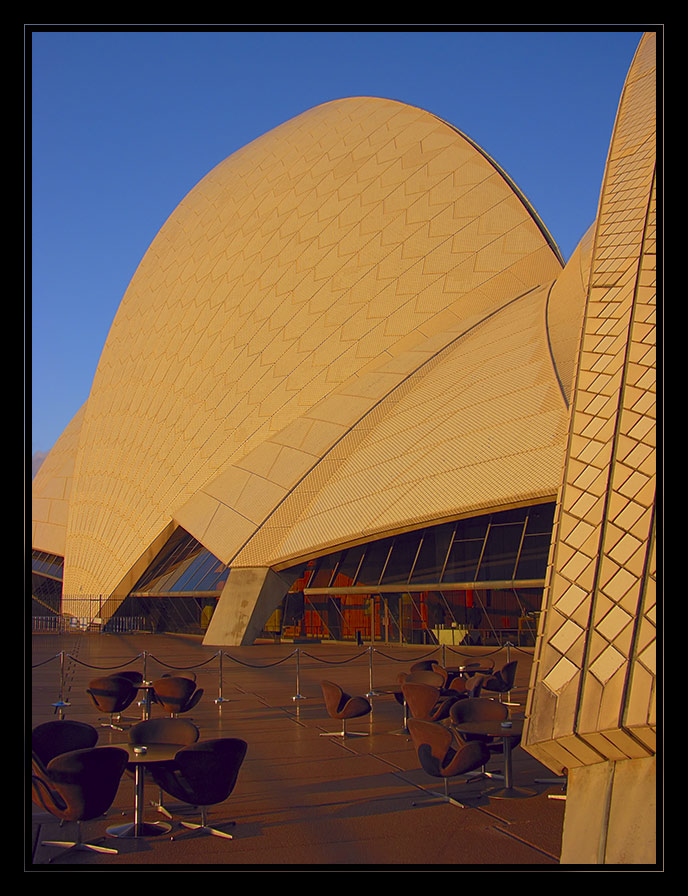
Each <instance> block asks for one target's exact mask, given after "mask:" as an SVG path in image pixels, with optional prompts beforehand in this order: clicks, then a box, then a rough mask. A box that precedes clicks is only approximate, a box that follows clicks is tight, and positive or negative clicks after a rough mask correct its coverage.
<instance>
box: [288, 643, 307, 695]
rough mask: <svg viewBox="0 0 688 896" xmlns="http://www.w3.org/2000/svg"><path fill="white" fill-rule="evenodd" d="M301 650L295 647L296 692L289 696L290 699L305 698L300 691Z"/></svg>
mask: <svg viewBox="0 0 688 896" xmlns="http://www.w3.org/2000/svg"><path fill="white" fill-rule="evenodd" d="M300 657H301V652H300V650H299V648H298V647H297V648H296V693H295V694H294V696H293V697H292V698H291V699H292V700H305V699H306V698H305V697H304V696H303V694H302V693H301V663H300Z"/></svg>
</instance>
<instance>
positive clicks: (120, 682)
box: [86, 675, 137, 731]
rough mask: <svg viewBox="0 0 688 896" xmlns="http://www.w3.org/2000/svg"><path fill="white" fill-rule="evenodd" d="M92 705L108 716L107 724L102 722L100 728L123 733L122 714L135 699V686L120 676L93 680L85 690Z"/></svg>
mask: <svg viewBox="0 0 688 896" xmlns="http://www.w3.org/2000/svg"><path fill="white" fill-rule="evenodd" d="M86 693H87V694H88V695H89V697H90V698H91V700H92V701H93V703H94V705H95V706H96V707H97V709H99V710H100V712H104V713H107V714H108V715H109V721H108V722H102V723H101V726H100V727H101V728H113V729H114V730H115V731H124V730H125V727H126V726H124V725H120V724H119V723H120V722H121V721H122V713H123V712H124V710H125V709H126V708H127V707H128V706H130V705H131V704H132V703H133V702H134V700H135V699H136V693H137V690H136V686H135V685H134V684H133V682H132V681H131V680H130V679H129V678H123V677H122V676H120V675H109V676H105V677H103V678H95V679H93V681H91V682H89V685H88V687H87V688H86Z"/></svg>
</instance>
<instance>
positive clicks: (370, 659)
mask: <svg viewBox="0 0 688 896" xmlns="http://www.w3.org/2000/svg"><path fill="white" fill-rule="evenodd" d="M505 647H506V651H507V662H509V661H510V651H511V649H512V648H514V649H517V650H520V649H521V648H517V647H515V645H513V644H511V642H509V641H507V642H506V643H505V645H503V646H500V647H498V648H496V649H495V650H492V651H489V652H488V653H481V654H480V656H479V658H480V659H483V658H485V657H490V656H492V655H494V654H497V653H500V652H501V651H502V650H504V648H505ZM439 650H441V651H442V665H446V663H445V654H446V650H448V651H449V652H450V653H452V654H454V655H456V656H461V657H465V658H474V657H475V654H473V653H464V652H462V651H458V650H455V649H453V648H452V647H449V646H448V645H444V644H443V645H441V647H439V646H438V647H435V648H433V649H432V650H430V651H428V652H427V653H425V654H423V655H422V656H419V657H416V658H414V663H416V662H420V661H422V660H424V659H427V658H428V657H431V656H433V655H434V654H436V653H437V652H438V651H439ZM521 652H523V653H526V651H523V650H522V651H521ZM374 654H378V655H379V656H380V657H382V658H383V659H385V660H388V661H389V662H398V663H408V661H409V658H408V656H404V657H395V656H391V655H390V654H388V653H385V652H383V651H381V650H379V649H378V648H376V647H374V646H372V645H371V646H369V647H367V648H366V649H365V650H363V651H362V652H361V653H358V654H356V655H355V656H350V657H346V658H344V659H339V660H328V659H323V658H322V657H318V656H314V655H313V654H310V653H304V652H302V651H301V650H300V649H299V648H296V649H295V650H293V651H292V652H291V653H289V654H287V656H285V657H282V658H281V659H279V660H276V661H274V662H271V663H247V662H246V661H244V660H240V659H239V658H238V657H235V656H232V655H231V654H229V653H225V652H224V651H223V650H219V651H218V652H217V653H216V654H213V656H211V657H208V659H207V660H205V661H204V662H201V663H195V664H193V665H191V666H177V665H174V664H171V663H168V662H166V661H164V660H161V659H159V658H158V657H156V656H154V655H152V654H149V653H147V652H146V651H145V650H144V651H143V653H140V654H138V655H137V656H135V657H133V658H132V659H129V660H126V661H125V662H121V663H118V664H117V665H115V666H97V665H94V664H91V663H86V662H84V661H83V660H79V659H78V658H77V657H75V656H72V655H71V654H65V652H64V651H63V652H62V653H59V654H56V655H55V656H52V657H49V658H48V659H46V660H43V661H41V662H40V663H36V664H35V665H32V668H34V669H37V668H39V667H41V666H44V665H47V663H50V662H53V661H54V660H57V659H59V660H60V696H59V699H58V701H57V702H56V703H53V706H55V707H57V708H59V709H60V710H62V708H63V707H65V706H70V705H71V704H70V703H69V702H66V701H65V700H64V682H65V659H69V660H72V661H73V662H75V663H77V664H78V665H80V666H84V667H86V668H89V669H98V670H101V671H112V670H113V669H122V668H125V667H126V666H129V665H131V664H132V663H134V662H136V660H139V659H141V658H143V679H144V681H147V680H148V679H147V674H146V667H147V662H148V660H153V661H154V662H156V663H158V664H159V665H160V666H163V667H164V668H166V669H174V670H175V671H179V672H190V671H193V670H194V669H200V668H203V667H205V666H207V665H209V664H210V663H212V662H213V661H215V660H219V682H218V696H217V698H216V699H215V703H216V704H222V703H225V702H227V700H226V699H225V698H224V696H223V658H226V659H228V660H231V661H232V662H234V663H237V664H238V665H241V666H244V667H246V668H249V669H271V668H274V667H275V666H280V665H282V664H283V663H286V662H287V661H288V660H290V659H292V658H293V657H296V693H295V694H294V696H293V697H292V700H305V699H306V698H305V697H304V696H303V694H301V691H300V686H301V656H302V655H303V656H305V657H307V658H308V659H310V660H313V661H314V662H318V663H322V664H324V665H329V666H340V665H346V664H347V663H351V662H354V661H356V660H359V659H361V657H363V656H366V655H367V656H368V667H369V691H368V694H367V695H366V696H378V693H377V692H376V691H375V688H374V684H373V672H374V663H373V656H374Z"/></svg>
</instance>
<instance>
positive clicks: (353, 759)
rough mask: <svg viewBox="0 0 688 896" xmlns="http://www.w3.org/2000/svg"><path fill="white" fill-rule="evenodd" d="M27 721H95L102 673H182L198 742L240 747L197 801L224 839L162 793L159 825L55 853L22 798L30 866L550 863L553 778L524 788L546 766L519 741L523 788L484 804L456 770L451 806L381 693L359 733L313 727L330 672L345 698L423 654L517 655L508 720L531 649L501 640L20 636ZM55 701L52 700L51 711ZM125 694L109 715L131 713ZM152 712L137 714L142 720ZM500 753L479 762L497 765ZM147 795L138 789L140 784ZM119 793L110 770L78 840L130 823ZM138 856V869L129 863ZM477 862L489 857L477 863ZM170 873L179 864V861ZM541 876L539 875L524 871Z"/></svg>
mask: <svg viewBox="0 0 688 896" xmlns="http://www.w3.org/2000/svg"><path fill="white" fill-rule="evenodd" d="M31 646H32V681H31V714H32V718H31V725H32V727H34V726H36V725H37V724H39V723H41V722H46V721H49V720H52V719H57V718H59V717H60V716H62V717H64V718H69V719H77V720H80V721H84V722H89V723H90V724H92V725H94V726H96V727H97V726H99V724H100V720H101V716H100V714H99V712H98V710H97V709H96V708H95V706H94V705H93V704H92V703H91V701H90V698H89V696H88V695H87V693H86V688H87V686H88V682H89V681H90V680H91V679H93V678H97V677H99V676H101V675H103V674H110V673H111V672H113V671H116V670H119V669H122V668H127V669H137V670H139V671H142V672H143V673H144V676H145V677H146V678H147V679H150V680H153V679H155V678H158V677H160V676H161V675H163V674H164V673H166V672H172V671H175V670H182V671H183V670H187V669H193V671H194V672H195V674H196V678H197V684H198V686H199V687H202V688H203V689H204V694H203V697H202V699H201V701H200V703H199V704H198V705H197V706H196V707H194V709H193V710H192V712H191V713H189V715H191V716H192V720H193V722H194V723H195V724H196V725H197V726H198V728H199V729H200V733H201V735H200V736H201V738H202V739H206V738H216V737H238V738H242V739H244V740H245V741H246V742H247V743H248V752H247V755H246V759H245V761H244V763H243V765H242V767H241V770H240V773H239V778H238V782H237V785H236V787H235V789H234V792H233V793H232V794H231V796H230V797H229V798H228V799H227V800H226V802H224V803H221V804H219V805H216V806H213V807H211V809H210V812H209V817H210V820H211V822H216V823H218V824H219V823H221V822H225V821H230V820H232V821H235V822H236V825H235V827H234V828H233V829H232V830H233V839H231V840H229V839H220V838H218V837H213V836H208V835H205V834H201V833H199V832H196V831H191V830H187V829H185V828H183V827H182V826H181V825H180V823H179V820H180V819H181V818H184V817H187V814H188V808H186V807H184V806H183V805H182V804H179V803H176V802H175V801H174V800H172V799H170V800H169V802H168V803H167V806H168V808H169V809H170V811H171V812H172V815H173V819H172V822H171V824H172V830H171V832H170V833H169V834H166V835H164V836H160V837H154V838H144V839H116V840H115V839H114V838H112V837H107V845H109V846H114V847H115V848H116V849H118V850H119V852H118V854H117V855H103V854H97V853H94V852H86V851H79V852H72V853H71V854H69V855H66V856H64V857H58V858H56V859H55V861H53V862H52V863H51V864H49V862H50V859H51V857H54V856H56V855H57V854H59V852H60V850H59V849H56V848H54V847H48V846H41V845H40V844H41V842H42V841H44V840H48V839H62V840H64V839H70V838H71V837H72V833H73V830H72V829H73V828H74V825H64V826H63V827H62V828H61V827H60V825H59V822H58V821H57V820H56V819H54V818H52V817H51V816H50V815H48V814H47V813H45V812H42V811H41V810H40V809H39V808H38V807H37V806H35V805H32V804H31V805H30V806H29V813H30V822H31V823H30V826H27V828H29V829H30V842H29V843H28V845H27V853H28V858H27V860H26V865H27V867H28V868H29V869H30V870H38V869H43V870H48V869H49V868H58V867H60V868H64V867H66V866H67V865H74V866H76V867H79V866H81V867H83V866H89V870H101V871H116V870H153V869H154V868H162V869H163V870H164V869H165V868H166V867H167V866H186V867H187V868H189V867H191V869H192V870H196V869H195V867H194V866H202V867H203V866H205V867H206V870H223V869H224V870H258V871H276V870H305V871H318V870H321V871H327V870H332V869H340V870H343V871H361V870H369V869H368V868H367V866H373V868H374V867H375V866H379V867H380V868H385V867H386V866H395V865H397V866H409V870H435V871H440V870H447V871H454V870H457V871H460V870H465V869H472V870H506V868H507V867H509V868H510V869H512V870H513V868H514V867H516V868H517V870H528V867H527V866H535V865H537V866H552V870H555V869H561V866H560V865H559V854H560V849H561V837H562V828H563V818H564V807H565V803H564V801H563V799H561V798H560V797H561V796H562V787H561V786H560V785H558V784H555V783H538V781H539V780H540V779H543V778H545V779H552V777H553V775H552V772H551V771H550V770H548V769H546V768H545V767H544V766H542V765H540V764H539V763H538V762H537V761H536V760H535V759H533V758H532V757H531V756H530V755H529V754H528V753H527V752H526V751H525V750H523V749H521V748H517V749H516V750H515V751H514V753H513V768H514V782H515V783H516V784H518V785H521V786H524V787H528V788H530V789H531V790H532V791H533V795H532V796H530V797H528V798H523V799H494V798H489V797H487V796H485V795H484V792H485V790H486V789H487V788H489V787H491V786H493V785H494V781H489V780H486V779H479V780H476V781H473V782H471V783H470V784H465V783H463V780H464V779H462V778H458V779H456V780H455V781H452V782H451V787H450V790H451V792H452V793H454V794H456V795H457V796H459V797H460V799H461V800H462V802H464V803H465V805H466V808H463V809H462V808H458V807H456V806H454V805H451V804H447V803H440V802H437V801H433V800H432V799H431V792H434V791H437V790H438V789H441V787H442V782H441V781H439V780H437V779H434V778H431V777H430V776H429V775H427V774H426V773H425V772H424V771H423V770H422V768H421V767H420V763H419V761H418V758H417V755H416V752H415V750H414V748H413V744H412V743H411V741H410V738H409V737H408V736H407V735H404V734H402V733H399V732H400V729H401V727H402V724H403V709H402V707H401V706H400V705H399V703H397V701H396V700H395V699H394V697H393V696H392V695H391V694H380V695H378V696H371V697H370V699H371V703H372V706H373V711H372V713H371V714H370V715H369V716H367V717H365V718H363V719H359V720H355V721H353V722H351V723H350V728H351V730H352V731H360V732H365V733H366V734H367V735H368V736H367V737H357V738H351V739H346V740H342V739H341V738H335V737H322V736H321V733H322V732H326V731H333V730H335V729H336V728H337V724H338V723H337V722H333V720H332V719H330V718H329V716H328V715H327V712H326V710H325V705H324V701H323V697H322V693H321V690H320V681H321V680H322V679H330V680H332V681H335V682H337V683H338V684H340V685H341V686H342V687H343V688H344V690H345V691H348V692H349V693H351V694H361V695H365V694H369V693H371V691H372V692H374V691H375V687H376V686H378V687H380V688H383V687H384V685H387V684H391V683H393V682H395V681H396V677H397V675H398V674H399V673H400V672H405V671H408V669H409V668H410V666H411V664H412V663H413V662H415V661H416V660H417V659H421V658H425V657H428V656H430V657H431V658H433V659H437V660H439V661H442V660H443V659H444V661H445V663H446V664H447V665H458V664H461V663H463V662H466V657H467V656H469V657H470V659H474V658H475V656H476V655H478V656H489V657H490V658H491V659H494V660H495V665H496V666H497V667H499V666H500V665H502V664H503V663H504V662H506V660H507V658H511V659H516V660H518V669H517V677H516V686H515V689H514V691H513V692H512V694H511V702H512V703H515V704H518V705H514V706H512V707H511V713H512V715H513V716H514V717H518V716H519V715H520V716H522V715H523V713H524V710H525V698H526V693H527V685H528V680H529V674H530V667H531V663H532V649H530V650H529V649H527V648H518V647H510V648H508V651H509V653H508V655H507V648H501V649H499V648H496V647H492V648H490V647H466V648H445V650H444V651H443V649H442V648H431V647H422V646H415V647H407V646H404V647H401V646H399V645H384V644H376V645H375V647H374V648H372V649H371V648H369V647H367V646H363V647H357V646H355V645H345V644H335V643H327V644H325V643H323V644H275V645H272V644H259V645H255V646H252V647H233V648H223V649H222V650H220V649H219V648H215V647H206V646H204V645H203V644H202V641H201V638H200V637H193V636H181V635H103V634H90V633H83V634H70V635H63V636H58V635H50V634H43V635H34V636H33V637H32V641H31ZM55 704H64V705H61V706H56V705H55ZM141 713H142V708H141V707H140V706H139V705H138V704H136V703H134V704H132V706H131V707H130V708H129V710H128V711H127V712H126V713H125V715H127V716H133V717H134V720H136V718H140V717H141ZM159 714H161V710H160V708H159V707H158V708H156V707H154V708H153V716H154V717H155V716H156V715H159ZM99 732H100V734H99V745H101V744H103V745H104V744H109V743H112V744H116V743H118V742H119V743H121V742H123V741H125V740H126V738H127V732H126V731H112V730H110V729H107V728H100V727H99ZM501 762H502V758H501V756H498V755H497V756H494V757H493V758H492V760H491V762H490V763H489V765H488V768H489V769H494V770H499V768H500V767H501ZM149 789H150V791H151V792H150V793H149ZM155 791H156V788H155V787H154V786H153V785H148V787H147V789H146V813H145V815H146V818H147V819H154V818H157V819H162V816H161V815H159V814H157V812H156V809H155V807H154V806H153V805H152V803H153V799H154V797H155V795H156V793H155ZM133 801H134V788H133V782H132V780H131V778H130V777H128V776H126V775H125V776H124V777H123V778H122V780H121V783H120V786H119V789H118V793H117V797H116V799H115V803H114V805H113V807H112V809H111V810H110V812H109V813H108V816H107V817H106V818H103V819H96V820H94V821H91V822H87V823H86V824H85V825H84V837H85V839H87V840H89V839H94V838H96V837H98V836H106V828H108V827H109V826H111V825H113V824H118V823H121V822H122V821H127V820H132V817H133ZM144 866H145V867H144ZM485 866H495V867H493V868H491V869H490V868H486V867H485ZM180 870H183V868H182V869H180ZM540 870H544V869H540Z"/></svg>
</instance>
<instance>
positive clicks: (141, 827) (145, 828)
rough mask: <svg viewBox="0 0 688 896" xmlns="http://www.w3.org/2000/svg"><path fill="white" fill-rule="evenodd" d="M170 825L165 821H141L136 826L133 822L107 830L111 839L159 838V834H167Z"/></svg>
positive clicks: (170, 828)
mask: <svg viewBox="0 0 688 896" xmlns="http://www.w3.org/2000/svg"><path fill="white" fill-rule="evenodd" d="M171 830H172V825H171V824H167V822H165V821H142V822H141V823H140V824H136V822H135V821H130V822H127V823H126V824H116V825H113V826H112V827H109V828H108V829H107V832H108V834H109V835H110V836H111V837H121V838H134V837H159V836H160V835H161V834H169V832H170V831H171Z"/></svg>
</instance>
